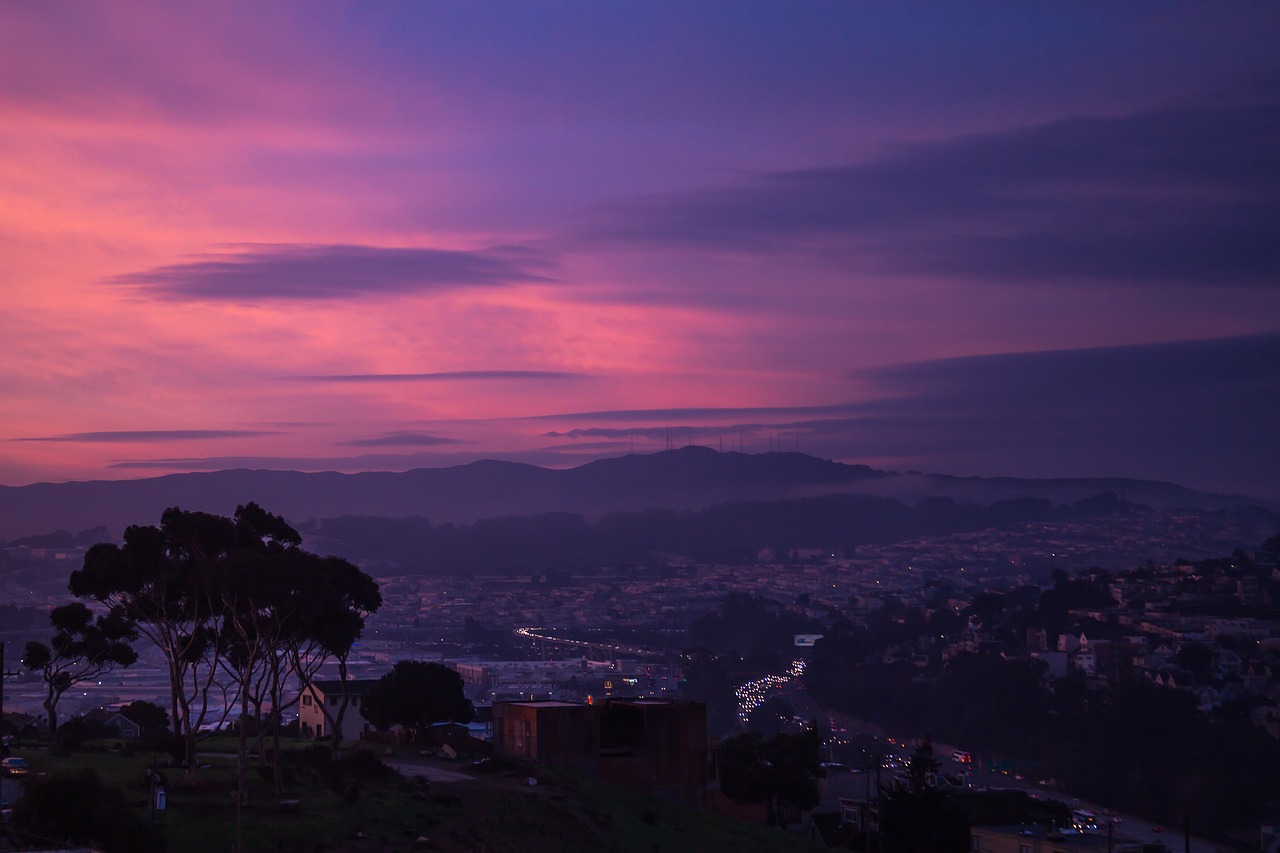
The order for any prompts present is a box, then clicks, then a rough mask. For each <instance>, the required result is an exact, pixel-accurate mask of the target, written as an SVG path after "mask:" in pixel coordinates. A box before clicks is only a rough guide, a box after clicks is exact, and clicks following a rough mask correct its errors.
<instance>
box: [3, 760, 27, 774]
mask: <svg viewBox="0 0 1280 853" xmlns="http://www.w3.org/2000/svg"><path fill="white" fill-rule="evenodd" d="M0 770H3V772H4V775H6V776H26V775H27V774H28V773H30V772H31V767H30V765H28V764H27V762H26V759H23V758H17V757H14V758H6V759H5V760H4V761H0Z"/></svg>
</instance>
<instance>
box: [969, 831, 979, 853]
mask: <svg viewBox="0 0 1280 853" xmlns="http://www.w3.org/2000/svg"><path fill="white" fill-rule="evenodd" d="M969 850H970V853H982V839H981V838H980V837H978V836H977V835H973V836H970V837H969Z"/></svg>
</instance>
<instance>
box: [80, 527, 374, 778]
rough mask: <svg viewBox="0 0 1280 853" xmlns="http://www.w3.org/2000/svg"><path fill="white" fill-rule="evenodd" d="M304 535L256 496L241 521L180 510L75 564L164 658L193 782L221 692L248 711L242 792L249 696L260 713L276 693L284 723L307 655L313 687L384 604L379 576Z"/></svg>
mask: <svg viewBox="0 0 1280 853" xmlns="http://www.w3.org/2000/svg"><path fill="white" fill-rule="evenodd" d="M301 541H302V540H301V536H299V534H298V532H297V531H296V530H294V529H293V528H292V527H290V526H289V525H288V524H287V523H286V522H285V521H284V519H282V518H281V517H279V516H276V515H272V514H271V513H269V512H266V511H265V510H263V509H262V508H261V507H259V506H258V505H257V504H254V503H249V504H245V505H242V506H239V507H237V508H236V512H235V515H234V517H233V518H226V517H223V516H216V515H210V514H207V513H200V512H186V511H183V510H181V509H177V508H174V509H169V510H166V511H165V512H164V514H163V515H162V516H161V520H160V526H159V527H158V528H157V527H151V526H148V527H139V526H134V527H130V528H129V529H128V530H126V531H125V537H124V545H123V547H117V546H116V545H113V544H103V545H96V546H94V547H93V548H91V549H90V550H89V552H88V553H87V554H86V555H85V563H84V568H83V569H81V570H80V571H78V572H74V573H72V576H71V583H70V588H71V591H72V592H73V593H74V594H75V595H77V596H81V597H90V598H94V599H97V600H98V601H101V602H103V603H105V604H107V605H108V606H110V607H113V608H118V609H119V610H120V612H121V613H123V614H124V615H126V616H127V617H128V618H130V619H132V620H134V621H135V622H136V623H137V625H138V631H139V633H140V634H141V635H142V636H144V637H145V638H146V639H148V640H150V641H151V642H152V643H153V644H154V645H155V646H156V647H157V648H158V649H159V650H160V652H161V653H162V655H163V656H164V658H165V661H166V663H167V665H168V668H169V679H170V687H171V691H172V701H171V705H172V712H173V713H172V716H173V719H174V721H175V731H176V732H177V733H178V734H180V735H181V736H182V738H183V740H184V742H185V746H186V758H187V777H186V778H187V781H188V782H194V768H195V742H196V734H197V732H198V730H199V727H200V726H201V725H202V724H203V722H204V720H205V718H206V715H207V714H208V712H209V710H210V693H211V691H212V690H213V689H215V688H218V689H221V690H223V701H224V707H225V708H226V709H229V708H230V707H231V706H232V705H233V704H238V705H239V706H240V709H241V726H240V732H241V739H240V758H241V761H240V774H239V775H240V779H241V790H242V791H243V790H244V788H245V786H244V757H245V724H247V723H248V721H249V718H248V708H249V705H250V704H253V705H254V706H255V708H257V709H258V711H259V715H260V711H261V706H262V704H263V703H264V701H266V700H269V701H270V703H271V706H272V719H273V722H275V721H278V719H279V714H280V712H281V711H282V710H283V708H284V707H286V706H287V705H289V704H292V702H291V701H290V700H289V699H286V697H285V694H286V692H287V684H288V680H289V679H288V675H289V673H288V668H289V666H290V665H291V664H293V663H295V662H303V660H304V656H305V662H306V664H307V666H306V667H302V668H299V669H298V676H299V678H300V679H302V681H303V683H304V684H305V683H309V679H310V678H311V677H313V676H314V674H315V669H314V666H315V664H314V661H315V660H317V659H319V660H321V661H323V660H325V659H327V657H328V656H341V658H340V659H341V660H342V661H343V663H344V665H345V656H346V655H347V654H349V653H350V649H351V646H352V644H353V643H354V641H355V639H356V638H358V637H359V635H360V631H361V630H362V629H363V627H364V619H365V617H366V616H367V615H368V614H369V613H371V612H373V611H374V610H376V609H377V607H378V606H379V605H380V604H381V596H380V594H379V593H378V585H377V583H376V581H374V580H373V579H372V578H370V577H369V576H368V575H366V574H364V573H363V572H361V571H360V570H359V569H358V568H356V567H355V566H354V565H352V564H350V563H348V562H347V561H345V560H341V559H339V558H334V557H318V556H316V555H314V554H310V553H308V552H306V551H304V550H303V549H302V548H301V547H300V546H301ZM304 651H305V655H304ZM292 701H296V697H295V698H294V699H293V700H292ZM277 747H278V743H277ZM278 754H279V749H278V748H277V755H278ZM277 763H278V762H277ZM278 785H279V772H278V768H277V786H278Z"/></svg>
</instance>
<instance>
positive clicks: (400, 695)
mask: <svg viewBox="0 0 1280 853" xmlns="http://www.w3.org/2000/svg"><path fill="white" fill-rule="evenodd" d="M360 712H361V713H362V714H363V715H364V717H365V719H367V720H368V721H369V722H371V723H373V725H374V726H376V727H377V729H378V730H379V731H386V730H387V729H389V728H391V727H392V726H395V725H400V726H404V727H405V728H409V729H422V728H425V727H426V726H429V725H431V724H432V723H440V722H453V723H469V722H471V720H472V718H473V717H474V716H475V709H474V708H473V707H472V705H471V702H470V701H469V700H468V699H467V697H466V696H465V695H464V694H463V691H462V676H461V675H459V674H458V673H457V672H456V671H454V670H452V669H450V668H449V667H447V666H444V665H443V664H438V663H423V662H421V661H409V660H402V661H400V662H399V663H397V664H396V665H395V666H394V667H392V669H391V671H390V672H388V673H387V674H386V675H384V676H382V678H380V679H379V680H378V683H377V684H375V685H374V686H373V689H372V690H370V691H369V693H368V695H367V696H366V697H365V700H364V704H363V705H362V706H361V708H360Z"/></svg>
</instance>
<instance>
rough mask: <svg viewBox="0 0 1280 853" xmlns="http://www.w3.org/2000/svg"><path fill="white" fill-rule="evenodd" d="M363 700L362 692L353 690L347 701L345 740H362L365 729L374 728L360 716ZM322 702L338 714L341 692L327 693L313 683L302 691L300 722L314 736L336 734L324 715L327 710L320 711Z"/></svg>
mask: <svg viewBox="0 0 1280 853" xmlns="http://www.w3.org/2000/svg"><path fill="white" fill-rule="evenodd" d="M362 701H363V697H362V696H361V692H360V691H359V690H356V689H352V690H351V701H350V702H349V703H348V705H347V712H346V714H345V715H343V718H342V739H343V740H349V741H357V740H360V735H361V733H362V732H365V731H369V730H371V729H372V728H373V726H372V725H371V724H370V723H369V721H368V720H366V719H365V718H364V717H363V716H361V715H360V703H361V702H362ZM322 704H323V705H324V707H325V708H326V709H327V710H328V711H329V714H330V715H331V716H334V717H336V716H337V714H338V708H339V706H340V705H341V704H342V693H341V692H340V691H330V692H325V691H324V690H323V689H322V688H320V687H318V686H314V685H313V686H312V687H311V688H309V689H306V690H303V692H302V697H301V698H300V699H299V700H298V723H299V724H300V726H301V727H302V731H303V732H304V733H306V732H310V733H311V734H312V735H313V736H315V737H319V738H327V737H329V736H330V735H332V733H333V725H332V723H330V722H329V720H328V718H326V717H325V714H324V711H322V710H321V705H322Z"/></svg>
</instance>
